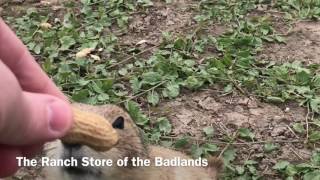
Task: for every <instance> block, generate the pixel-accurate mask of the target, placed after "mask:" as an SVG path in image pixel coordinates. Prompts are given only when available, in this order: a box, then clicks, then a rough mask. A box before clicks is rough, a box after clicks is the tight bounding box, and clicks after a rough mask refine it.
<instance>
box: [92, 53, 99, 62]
mask: <svg viewBox="0 0 320 180" xmlns="http://www.w3.org/2000/svg"><path fill="white" fill-rule="evenodd" d="M90 57H91V58H92V59H93V60H95V61H100V60H101V58H100V57H99V56H97V55H93V54H91V55H90Z"/></svg>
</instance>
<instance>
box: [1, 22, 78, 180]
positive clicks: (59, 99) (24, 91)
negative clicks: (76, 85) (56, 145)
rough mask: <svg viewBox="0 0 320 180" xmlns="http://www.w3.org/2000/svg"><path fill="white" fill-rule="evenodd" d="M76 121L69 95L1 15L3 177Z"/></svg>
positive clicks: (60, 135)
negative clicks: (37, 61) (47, 72)
mask: <svg viewBox="0 0 320 180" xmlns="http://www.w3.org/2000/svg"><path fill="white" fill-rule="evenodd" d="M71 124H72V111H71V107H70V104H69V103H68V100H67V98H66V97H65V96H64V95H63V93H62V92H61V91H60V90H59V89H58V88H57V87H56V86H55V84H54V83H53V82H52V80H51V79H50V78H49V77H48V76H47V75H46V74H45V73H44V72H43V71H42V70H41V68H40V66H39V65H38V64H37V63H36V61H35V60H34V58H33V57H32V55H31V54H30V52H29V51H28V50H27V48H26V47H25V46H24V45H23V43H22V42H21V41H20V40H19V39H18V38H17V36H16V35H15V34H14V33H13V31H11V30H10V28H9V27H8V26H7V25H6V24H5V23H4V21H3V20H2V19H1V18H0V177H6V176H9V175H12V174H13V173H14V172H16V171H17V169H18V168H19V167H18V166H17V160H16V157H18V156H24V157H29V158H30V157H33V156H34V155H36V154H37V153H39V152H40V151H41V149H42V145H43V144H44V143H45V142H47V141H50V140H54V139H57V138H60V137H62V136H63V135H64V134H65V133H66V132H67V131H68V129H69V128H70V127H71Z"/></svg>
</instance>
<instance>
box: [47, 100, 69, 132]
mask: <svg viewBox="0 0 320 180" xmlns="http://www.w3.org/2000/svg"><path fill="white" fill-rule="evenodd" d="M47 113H48V119H49V126H50V129H51V130H52V131H54V132H58V133H59V134H58V135H57V136H61V135H62V134H64V133H65V132H66V131H67V129H69V127H70V124H71V122H70V121H71V119H72V113H71V109H70V107H69V104H67V103H66V102H64V101H62V100H54V101H52V102H50V103H49V104H48V106H47Z"/></svg>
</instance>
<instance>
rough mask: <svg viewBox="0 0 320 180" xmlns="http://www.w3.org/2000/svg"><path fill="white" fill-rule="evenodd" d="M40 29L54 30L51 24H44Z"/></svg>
mask: <svg viewBox="0 0 320 180" xmlns="http://www.w3.org/2000/svg"><path fill="white" fill-rule="evenodd" d="M40 27H41V28H43V29H50V28H52V25H51V24H50V23H47V22H44V23H41V24H40Z"/></svg>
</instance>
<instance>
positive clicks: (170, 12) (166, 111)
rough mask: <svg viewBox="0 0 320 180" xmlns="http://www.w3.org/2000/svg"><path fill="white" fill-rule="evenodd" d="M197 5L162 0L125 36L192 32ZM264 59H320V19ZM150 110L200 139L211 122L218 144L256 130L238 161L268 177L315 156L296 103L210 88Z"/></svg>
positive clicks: (135, 19) (125, 39) (297, 29)
mask: <svg viewBox="0 0 320 180" xmlns="http://www.w3.org/2000/svg"><path fill="white" fill-rule="evenodd" d="M0 2H1V1H0ZM18 5H19V4H18ZM192 6H193V4H192V3H188V2H184V1H183V2H182V1H180V2H176V3H174V4H173V5H172V4H170V5H168V4H164V3H162V2H158V3H155V5H154V7H152V8H151V9H150V10H149V11H148V12H147V13H142V14H141V13H135V14H134V15H133V16H132V18H131V20H130V24H129V29H128V32H127V33H125V34H123V36H122V37H120V39H121V42H122V43H123V44H124V45H134V44H137V43H138V42H141V41H142V40H143V41H144V43H143V44H147V45H145V48H148V47H149V46H150V45H158V44H159V42H160V41H161V33H162V32H163V31H170V32H174V33H175V34H179V33H181V32H186V31H190V29H191V30H192V25H193V24H194V22H193V19H192V17H193V14H192V13H191V12H190V11H189V10H190V7H192ZM0 11H1V10H0ZM0 14H1V12H0ZM210 28H211V29H210ZM210 28H208V31H209V32H213V34H215V35H217V34H221V33H223V31H224V30H225V28H224V27H223V26H221V25H212V27H210ZM259 57H260V58H262V59H268V60H271V61H276V62H286V61H288V60H289V59H290V60H298V61H303V62H304V63H306V64H309V63H320V23H319V22H308V21H301V22H297V23H295V24H293V25H292V29H291V31H289V32H288V34H287V36H286V43H283V44H267V45H266V46H265V49H264V51H263V52H261V53H260V54H259ZM150 111H151V116H155V117H160V116H167V117H168V118H169V119H170V121H171V122H172V125H173V132H172V134H171V135H172V136H173V137H179V136H181V135H182V134H189V135H190V136H191V137H193V139H194V140H195V141H205V139H204V137H203V130H202V129H203V127H207V126H213V127H214V129H215V136H214V138H213V139H212V141H213V142H215V141H216V143H217V144H219V141H218V140H219V139H220V138H222V136H223V135H226V134H227V135H229V136H232V134H233V133H234V132H235V130H236V129H237V128H238V127H247V128H250V129H251V130H252V131H253V132H254V134H255V139H256V141H255V142H251V143H247V142H245V141H239V142H236V144H235V145H234V147H236V149H237V155H238V156H237V159H236V162H239V164H241V163H242V162H244V161H245V160H247V159H249V158H250V159H256V160H258V161H259V162H260V163H259V164H258V169H259V170H261V171H262V172H263V173H264V174H265V175H266V176H265V177H266V179H276V178H275V177H274V174H273V173H274V171H272V166H273V165H274V164H275V163H276V162H277V161H278V160H287V161H290V162H303V161H306V160H307V159H309V157H310V155H311V152H310V151H309V149H308V147H304V145H303V143H302V142H303V141H304V137H300V136H299V135H298V134H296V133H295V132H294V131H293V130H292V129H291V128H290V126H291V125H292V124H293V123H295V122H305V116H306V114H307V112H306V109H305V108H302V107H299V106H298V105H297V104H295V103H288V104H282V105H279V106H277V105H273V104H267V103H264V102H261V101H259V99H256V98H255V97H243V96H242V95H239V94H235V93H234V94H231V95H227V96H221V93H220V92H219V90H215V88H210V89H204V90H202V91H198V92H193V93H192V92H188V93H187V94H184V95H182V96H180V97H178V98H177V99H175V100H170V101H169V100H168V101H165V102H162V103H161V104H160V105H158V106H157V107H155V108H151V109H150ZM264 142H273V143H274V144H276V145H278V147H279V150H278V151H275V152H272V153H270V154H267V155H266V154H265V153H263V143H264ZM219 146H220V147H221V149H223V148H224V147H225V146H227V144H223V143H220V144H219ZM39 171H40V170H39V169H32V170H30V169H29V170H26V169H22V170H20V171H19V172H18V173H17V175H16V176H15V179H34V178H38V179H41V176H39Z"/></svg>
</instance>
